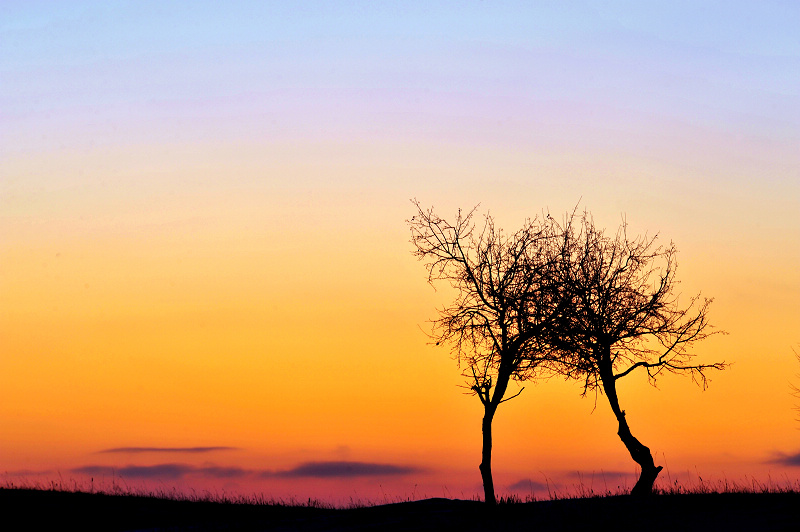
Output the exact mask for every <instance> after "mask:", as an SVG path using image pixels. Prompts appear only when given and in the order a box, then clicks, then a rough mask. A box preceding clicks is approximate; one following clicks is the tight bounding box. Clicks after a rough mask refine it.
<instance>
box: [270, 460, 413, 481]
mask: <svg viewBox="0 0 800 532" xmlns="http://www.w3.org/2000/svg"><path fill="white" fill-rule="evenodd" d="M420 472H422V469H419V468H416V467H411V466H401V465H394V464H375V463H370V462H344V461H341V462H335V461H334V462H305V463H302V464H300V465H298V466H297V467H294V468H292V469H289V470H287V471H275V472H264V473H262V475H261V476H262V477H280V478H352V477H375V476H400V475H408V474H410V473H420Z"/></svg>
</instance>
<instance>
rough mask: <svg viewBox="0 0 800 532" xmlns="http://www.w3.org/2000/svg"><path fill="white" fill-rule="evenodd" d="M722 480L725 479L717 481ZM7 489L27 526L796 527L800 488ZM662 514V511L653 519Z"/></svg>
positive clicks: (2, 496) (0, 499)
mask: <svg viewBox="0 0 800 532" xmlns="http://www.w3.org/2000/svg"><path fill="white" fill-rule="evenodd" d="M719 487H720V486H717V488H719ZM168 493H172V494H173V496H167V495H165V494H164V493H161V494H156V495H155V496H154V495H146V494H138V493H137V494H122V493H118V494H115V495H111V494H105V493H88V492H80V491H58V490H54V489H46V490H45V489H30V488H18V487H9V486H6V487H0V507H1V508H3V514H4V515H3V517H4V520H5V524H6V525H7V526H8V525H13V524H14V523H16V525H13V526H16V527H17V528H20V529H26V530H62V529H64V530H69V529H77V530H104V531H106V530H108V531H123V530H143V529H146V530H173V531H181V530H187V531H188V530H192V531H202V530H261V531H267V530H276V531H277V530H296V531H309V532H310V531H322V530H382V531H399V530H454V529H458V530H463V531H476V532H477V531H484V530H492V531H497V530H500V531H518V530H542V531H548V530H611V529H613V530H617V531H627V530H637V531H638V530H663V531H666V530H683V531H698V532H700V531H702V532H707V531H708V530H725V531H739V530H748V531H749V530H759V531H777V530H795V528H796V526H797V522H798V518H800V491H798V486H796V485H794V486H784V487H774V486H772V487H770V486H765V485H760V484H754V485H752V486H745V487H740V486H734V487H733V488H731V489H725V490H724V491H720V490H714V489H709V486H708V485H703V489H697V490H694V491H693V490H682V491H680V490H672V491H669V492H658V491H657V492H656V494H655V495H654V496H653V497H650V498H648V499H647V500H642V499H632V498H630V497H625V496H623V497H620V496H602V497H598V496H592V497H579V496H572V497H566V498H561V499H550V500H538V501H537V500H524V501H523V500H521V499H519V498H518V497H514V496H508V497H501V498H499V500H498V505H497V506H495V507H494V508H493V509H492V511H486V510H487V509H486V507H485V505H483V504H482V503H480V502H478V501H474V500H473V501H465V500H452V499H424V500H419V501H402V502H397V503H392V504H383V505H370V504H361V505H358V506H356V507H351V506H348V507H346V508H340V509H337V508H334V507H331V506H328V505H324V504H320V503H317V502H314V501H310V502H309V503H281V502H276V501H274V500H270V499H268V498H266V497H263V496H262V497H252V498H247V497H237V498H234V499H226V498H224V497H208V498H204V497H199V498H198V497H185V496H175V495H174V492H172V491H169V492H168ZM654 516H657V517H656V518H654Z"/></svg>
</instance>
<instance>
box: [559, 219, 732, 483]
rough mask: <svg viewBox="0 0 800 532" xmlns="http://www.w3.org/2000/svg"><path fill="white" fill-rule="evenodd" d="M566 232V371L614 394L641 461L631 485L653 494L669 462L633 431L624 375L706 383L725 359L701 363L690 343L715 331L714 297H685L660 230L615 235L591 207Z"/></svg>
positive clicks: (562, 340) (586, 385)
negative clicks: (623, 401) (658, 459)
mask: <svg viewBox="0 0 800 532" xmlns="http://www.w3.org/2000/svg"><path fill="white" fill-rule="evenodd" d="M562 237H563V245H562V246H561V249H562V257H561V261H560V267H559V282H560V284H561V286H562V287H563V289H564V297H565V298H567V299H568V300H569V305H568V309H569V310H568V311H567V312H565V313H564V314H563V315H562V316H561V319H562V321H561V322H560V323H559V330H560V334H559V336H556V337H554V338H553V340H554V341H555V342H558V343H559V345H560V347H561V348H562V349H563V350H564V352H565V353H568V354H566V355H565V356H564V358H563V360H562V363H563V369H564V372H565V373H566V374H567V376H568V377H571V378H575V379H579V380H582V381H583V395H584V396H585V395H586V394H587V393H588V392H589V391H595V393H597V392H598V391H600V392H602V393H604V394H605V396H606V397H607V398H608V402H609V404H610V406H611V410H612V411H613V412H614V416H615V417H616V419H617V422H618V424H619V429H618V432H617V434H618V435H619V438H620V439H621V440H622V443H623V444H624V445H625V447H626V448H627V450H628V452H629V453H630V455H631V458H633V460H634V461H635V462H636V463H637V464H638V465H639V466H640V468H641V473H640V476H639V479H638V481H637V482H636V484H635V485H634V487H633V490H632V491H631V493H632V494H634V495H647V494H650V493H651V492H652V490H653V484H654V483H655V480H656V478H657V477H658V474H659V472H660V471H661V469H662V467H661V466H656V465H655V462H654V460H653V456H652V455H651V453H650V449H649V448H648V447H646V446H645V445H643V444H642V443H641V442H640V441H639V440H638V439H636V438H635V437H634V436H633V434H631V430H630V427H629V425H628V421H627V419H626V416H625V411H624V410H623V409H622V408H621V406H620V402H619V397H618V394H617V381H618V380H619V379H621V378H623V377H627V376H628V375H632V374H633V373H634V372H635V371H636V370H638V369H641V370H644V371H646V373H647V377H648V379H649V380H650V382H651V384H654V385H655V381H656V379H657V378H658V377H659V376H660V375H661V374H662V373H664V372H669V373H689V374H690V375H691V376H692V378H693V380H695V381H696V382H698V383H699V384H701V385H702V386H703V388H704V389H705V387H706V384H707V378H706V374H705V372H706V370H709V369H723V368H724V367H725V363H724V362H719V363H713V364H695V363H693V362H692V358H693V355H692V354H690V353H689V352H688V348H689V347H691V346H692V345H693V344H694V343H695V342H697V341H699V340H702V339H704V338H706V337H708V336H709V335H710V334H713V333H714V331H711V326H710V325H709V323H708V320H707V312H708V307H709V305H710V303H711V300H710V299H701V298H700V296H699V295H697V296H695V297H693V298H691V299H690V300H689V302H688V304H685V305H681V302H680V301H679V297H678V296H677V295H676V294H674V291H675V289H676V285H677V281H676V280H675V271H676V266H677V264H676V261H675V254H676V250H675V247H674V245H672V244H671V243H670V245H669V246H667V247H663V246H657V245H656V237H654V238H648V237H647V236H644V237H637V238H634V239H631V238H629V237H628V235H627V232H626V225H625V223H623V224H622V226H621V227H620V229H619V230H618V231H617V233H616V234H615V235H614V236H613V237H611V236H608V235H606V234H605V232H604V231H603V230H598V229H597V228H596V227H595V226H594V221H593V219H592V218H591V216H590V215H589V214H587V213H584V215H583V216H582V217H580V218H579V217H576V216H574V215H573V216H572V217H570V218H568V219H567V221H566V223H565V227H564V229H563V231H562Z"/></svg>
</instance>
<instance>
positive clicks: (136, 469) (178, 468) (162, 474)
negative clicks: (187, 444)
mask: <svg viewBox="0 0 800 532" xmlns="http://www.w3.org/2000/svg"><path fill="white" fill-rule="evenodd" d="M194 471H196V469H195V468H194V467H192V466H189V465H184V464H158V465H152V466H134V465H131V466H126V467H108V466H84V467H79V468H76V469H73V470H72V472H74V473H82V474H84V475H94V476H99V475H108V476H118V477H122V478H131V479H132V478H164V479H170V480H176V479H179V478H183V477H184V476H186V475H187V474H189V473H192V472H194Z"/></svg>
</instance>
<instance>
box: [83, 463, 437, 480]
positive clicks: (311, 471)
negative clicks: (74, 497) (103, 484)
mask: <svg viewBox="0 0 800 532" xmlns="http://www.w3.org/2000/svg"><path fill="white" fill-rule="evenodd" d="M423 471H424V470H423V469H421V468H417V467H411V466H402V465H395V464H376V463H370V462H305V463H302V464H300V465H298V466H296V467H294V468H292V469H288V470H282V471H264V470H253V469H243V468H240V467H220V466H215V465H206V466H204V467H197V466H193V465H188V464H177V463H166V464H156V465H150V466H138V465H128V466H124V467H112V466H104V465H86V466H83V467H78V468H75V469H72V470H71V472H72V473H77V474H83V475H92V476H103V475H104V476H117V477H121V478H128V479H168V480H177V479H181V478H184V477H187V476H200V477H207V478H217V479H230V478H243V477H248V476H257V477H259V478H287V479H291V478H354V477H377V476H401V475H407V474H410V473H420V472H423Z"/></svg>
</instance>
